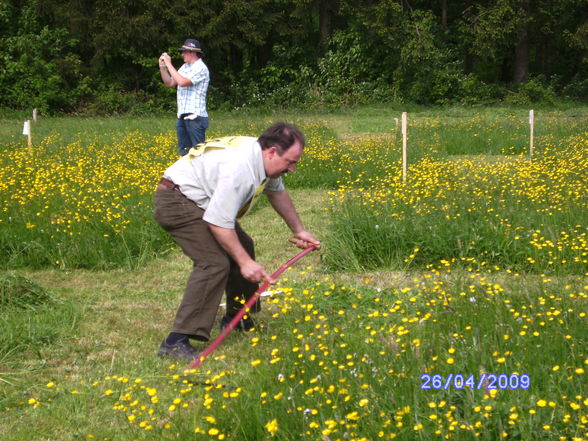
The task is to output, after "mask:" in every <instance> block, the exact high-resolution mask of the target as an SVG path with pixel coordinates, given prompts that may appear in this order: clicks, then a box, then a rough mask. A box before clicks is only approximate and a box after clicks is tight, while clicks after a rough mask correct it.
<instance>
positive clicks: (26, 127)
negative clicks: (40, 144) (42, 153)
mask: <svg viewBox="0 0 588 441" xmlns="http://www.w3.org/2000/svg"><path fill="white" fill-rule="evenodd" d="M22 134H23V135H27V136H28V140H29V142H28V144H29V147H31V146H32V145H33V139H32V137H31V122H30V121H29V120H26V121H25V122H24V126H23V128H22Z"/></svg>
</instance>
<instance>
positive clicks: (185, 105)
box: [178, 59, 210, 118]
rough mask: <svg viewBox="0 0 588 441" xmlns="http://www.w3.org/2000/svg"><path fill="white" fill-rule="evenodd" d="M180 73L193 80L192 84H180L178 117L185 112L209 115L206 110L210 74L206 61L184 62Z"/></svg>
mask: <svg viewBox="0 0 588 441" xmlns="http://www.w3.org/2000/svg"><path fill="white" fill-rule="evenodd" d="M178 73H179V74H180V75H182V76H183V77H186V78H188V79H189V80H190V81H192V85H191V86H186V87H184V86H178V118H179V117H180V115H183V114H185V113H189V114H190V113H196V114H197V115H198V116H206V117H207V116H208V113H207V112H206V91H207V90H208V83H209V82H210V76H209V74H208V68H207V67H206V65H205V64H204V61H202V60H201V59H199V60H198V61H196V62H195V63H193V64H188V63H184V65H183V66H182V67H180V70H178Z"/></svg>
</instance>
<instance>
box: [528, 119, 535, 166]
mask: <svg viewBox="0 0 588 441" xmlns="http://www.w3.org/2000/svg"><path fill="white" fill-rule="evenodd" d="M529 125H530V126H531V136H530V139H529V155H530V156H533V132H534V128H535V117H534V115H533V110H532V109H531V110H529Z"/></svg>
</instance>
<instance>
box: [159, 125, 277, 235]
mask: <svg viewBox="0 0 588 441" xmlns="http://www.w3.org/2000/svg"><path fill="white" fill-rule="evenodd" d="M233 139H235V138H233ZM238 141H239V143H240V146H239V147H238V148H226V149H215V150H208V151H206V152H205V153H203V154H202V155H200V156H197V157H192V158H190V157H189V156H188V155H187V156H184V157H182V158H180V159H179V160H178V161H176V162H175V163H174V164H172V165H171V166H170V167H169V168H168V169H167V170H166V171H165V173H164V175H163V176H164V177H165V178H166V179H169V180H170V181H172V182H173V183H174V184H177V185H178V186H179V187H180V191H181V192H182V193H183V194H184V196H186V197H187V198H188V199H190V200H192V201H194V202H195V203H196V205H198V206H199V207H200V208H202V209H203V210H204V211H205V213H204V216H203V219H204V220H205V221H206V222H209V223H211V224H213V225H216V226H219V227H223V228H231V229H233V228H235V221H236V219H237V214H238V213H239V211H240V210H241V209H242V208H243V207H245V206H246V205H247V204H248V203H249V202H250V201H251V200H252V198H253V197H254V196H255V194H256V190H258V189H259V188H260V187H261V186H262V185H263V184H264V183H265V188H264V189H263V193H280V192H282V191H284V190H285V187H284V184H283V183H282V178H276V179H271V178H269V179H268V178H267V176H266V174H265V169H264V167H263V158H262V155H261V146H260V145H259V143H258V142H257V138H254V137H245V136H243V137H238Z"/></svg>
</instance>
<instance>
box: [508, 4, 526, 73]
mask: <svg viewBox="0 0 588 441" xmlns="http://www.w3.org/2000/svg"><path fill="white" fill-rule="evenodd" d="M520 5H521V9H522V10H523V12H524V19H523V22H522V23H521V25H520V27H519V32H518V41H517V46H516V48H515V60H514V72H513V78H512V81H513V83H515V84H520V83H522V82H524V81H525V80H526V79H527V76H528V75H529V14H530V0H521V2H520Z"/></svg>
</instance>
